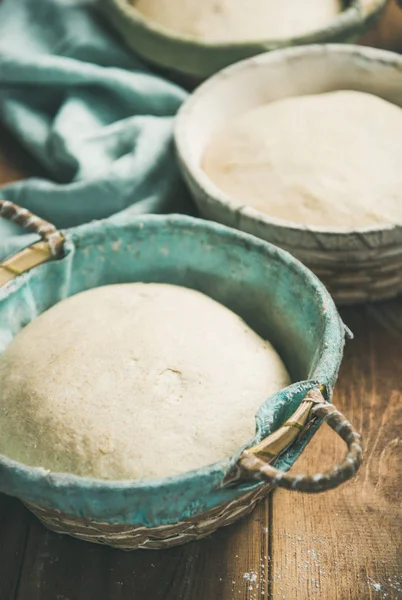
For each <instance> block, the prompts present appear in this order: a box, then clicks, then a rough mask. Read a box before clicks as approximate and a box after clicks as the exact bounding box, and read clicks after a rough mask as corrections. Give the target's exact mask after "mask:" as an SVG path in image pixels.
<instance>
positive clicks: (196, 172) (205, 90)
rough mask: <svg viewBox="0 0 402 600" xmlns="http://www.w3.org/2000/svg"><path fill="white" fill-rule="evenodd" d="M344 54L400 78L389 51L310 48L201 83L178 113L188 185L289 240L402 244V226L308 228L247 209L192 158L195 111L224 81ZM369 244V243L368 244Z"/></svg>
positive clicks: (249, 62)
mask: <svg viewBox="0 0 402 600" xmlns="http://www.w3.org/2000/svg"><path fill="white" fill-rule="evenodd" d="M334 53H337V54H341V55H342V54H343V55H349V56H350V57H351V58H352V57H353V58H359V59H363V60H367V61H369V62H378V63H381V64H384V63H385V64H388V65H390V66H394V67H395V69H396V71H397V72H398V74H399V76H401V72H402V56H401V55H400V54H397V53H395V52H392V51H390V50H382V49H379V48H371V47H366V46H357V45H354V44H332V43H331V44H310V45H306V46H299V47H295V48H284V49H283V48H279V49H276V50H273V51H271V52H265V53H263V54H259V55H258V56H254V57H252V58H246V59H244V60H242V61H240V62H238V63H236V64H234V65H230V66H228V67H226V68H224V69H222V70H221V71H219V72H218V73H216V74H215V75H212V77H210V78H209V79H208V80H207V81H205V82H204V83H202V84H201V85H200V86H199V87H198V88H197V89H196V90H195V92H193V93H192V94H191V95H190V96H189V98H188V99H187V100H186V101H185V102H184V104H183V105H182V106H181V108H180V109H179V111H178V113H177V117H176V123H175V130H174V140H175V146H176V150H177V154H178V158H179V164H180V167H181V171H182V173H183V175H184V178H185V179H186V180H187V182H188V183H189V185H191V184H192V185H195V186H196V187H197V190H198V192H199V193H201V194H202V195H203V196H204V198H205V200H206V201H207V202H208V203H210V204H212V203H213V204H218V205H219V206H220V207H221V208H222V209H224V210H227V211H228V212H231V213H237V214H240V215H242V216H244V217H246V218H248V219H250V221H252V222H255V223H259V224H263V225H268V226H272V227H274V228H275V229H276V230H277V231H278V232H281V233H282V235H283V236H284V239H286V234H287V232H289V231H292V232H296V233H307V234H312V235H314V234H318V235H322V236H325V237H328V238H330V237H337V238H339V237H348V236H350V235H351V234H357V235H364V236H365V237H366V238H369V237H372V238H373V240H376V241H377V243H378V238H379V235H378V234H383V240H382V244H381V245H388V244H389V243H390V241H389V240H391V243H392V240H393V239H394V238H397V239H399V238H401V240H402V223H400V224H398V223H395V224H393V223H385V222H384V223H382V224H376V225H363V226H359V227H338V226H322V225H308V224H304V223H297V222H294V221H288V220H286V219H280V218H277V217H274V216H270V215H268V214H266V213H263V212H260V211H259V210H257V209H256V208H253V207H251V206H244V205H242V204H241V203H239V202H236V201H235V200H233V199H232V198H231V197H230V196H229V195H228V194H226V193H225V192H223V191H222V190H221V189H220V188H219V187H218V186H216V185H215V184H214V183H213V182H212V181H211V180H210V179H209V177H208V176H207V175H206V174H205V173H204V171H203V170H202V169H201V167H200V166H198V165H197V164H195V162H194V161H193V160H192V159H191V158H190V157H191V154H192V153H191V149H190V146H189V144H188V138H187V135H186V131H187V124H188V121H189V120H190V119H191V118H192V111H193V108H194V107H195V106H196V105H197V104H198V102H199V101H200V100H202V99H203V98H204V97H205V96H207V95H208V94H209V92H210V91H211V90H213V88H214V87H215V85H216V84H217V83H219V82H220V81H221V80H222V79H229V78H231V77H232V76H236V75H237V74H238V73H241V72H243V71H247V70H249V69H250V68H253V67H255V66H257V65H265V64H268V65H275V64H278V63H279V64H280V63H282V62H284V61H285V62H287V61H294V60H295V59H296V60H297V59H304V58H305V57H309V56H314V55H323V56H324V55H325V54H334ZM369 241H370V240H369Z"/></svg>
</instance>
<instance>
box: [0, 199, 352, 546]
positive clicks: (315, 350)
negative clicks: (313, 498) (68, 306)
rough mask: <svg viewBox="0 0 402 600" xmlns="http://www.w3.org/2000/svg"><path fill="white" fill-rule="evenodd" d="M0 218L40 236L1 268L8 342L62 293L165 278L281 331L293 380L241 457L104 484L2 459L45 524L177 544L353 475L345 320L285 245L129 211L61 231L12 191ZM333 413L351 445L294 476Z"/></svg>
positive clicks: (93, 536) (1, 329)
mask: <svg viewBox="0 0 402 600" xmlns="http://www.w3.org/2000/svg"><path fill="white" fill-rule="evenodd" d="M0 215H2V216H5V217H8V218H11V219H13V220H14V221H15V222H17V223H20V224H22V225H24V226H27V227H28V228H30V229H31V230H33V231H36V232H39V234H40V235H41V237H42V240H41V241H38V242H36V243H34V244H33V245H32V246H30V247H28V248H27V249H25V250H23V251H21V252H20V253H19V254H17V255H14V256H12V257H9V258H8V259H7V260H5V261H4V262H3V263H2V264H1V265H0V352H2V351H3V350H4V349H5V347H6V346H7V345H8V344H9V342H10V341H11V340H12V338H13V337H14V336H15V335H16V334H17V333H18V331H19V330H20V329H21V328H22V327H24V326H25V325H26V324H27V323H29V322H30V321H31V320H32V319H34V318H35V317H36V316H37V315H38V314H40V313H42V312H43V311H45V310H46V309H48V308H49V307H51V306H52V305H54V304H55V303H57V302H58V301H60V300H62V299H63V298H66V297H67V296H70V295H73V294H76V293H78V292H80V291H82V290H84V289H88V288H92V287H96V286H99V285H105V284H112V283H119V282H127V281H146V282H151V281H153V282H169V283H174V284H178V285H184V286H187V287H191V288H195V289H198V290H200V291H202V292H204V293H206V294H208V295H209V296H211V297H213V298H215V299H216V300H218V301H219V302H221V303H223V304H225V305H227V306H228V307H229V308H231V309H232V310H234V311H235V312H236V313H238V314H239V315H241V316H242V317H243V318H244V319H245V320H246V321H247V322H248V323H249V324H250V325H251V326H252V327H253V328H254V329H255V330H256V331H258V332H259V333H260V334H261V335H262V336H265V337H266V338H268V339H270V340H271V341H272V342H273V344H274V345H275V346H276V348H277V350H278V351H279V352H280V354H281V356H282V358H283V359H284V361H285V363H286V365H287V367H288V369H289V371H290V373H291V376H292V380H293V381H294V382H296V383H293V384H292V385H290V386H289V387H288V388H286V389H284V390H282V391H280V392H279V393H278V394H275V395H274V396H271V397H270V398H268V399H267V400H266V402H265V403H264V404H263V405H262V406H261V407H260V409H259V411H258V413H257V414H256V433H255V437H254V438H253V439H252V440H245V444H244V447H243V448H239V450H238V452H237V453H236V454H235V455H234V456H232V457H228V458H227V459H225V460H222V461H221V462H219V463H216V464H214V465H209V466H206V467H205V468H202V469H198V470H195V471H192V472H189V473H184V474H183V475H179V476H174V477H170V478H166V479H159V480H146V481H116V482H113V481H100V480H93V479H88V478H83V477H77V476H74V475H71V474H66V473H64V474H63V473H53V472H49V471H45V470H44V469H42V468H33V467H28V466H26V465H23V464H20V463H17V462H14V461H12V460H10V459H8V458H6V457H4V456H2V457H0V491H1V492H4V493H6V494H9V495H12V496H16V497H17V498H20V499H21V500H22V501H23V502H24V503H25V504H26V505H27V506H28V507H29V508H30V509H31V510H32V511H33V512H34V513H35V514H36V515H37V516H38V517H39V518H40V519H41V520H42V522H43V523H44V524H45V525H46V526H47V527H49V528H50V529H53V530H55V531H58V532H61V533H68V534H70V535H74V536H76V537H79V538H81V539H85V540H88V541H93V542H98V543H105V544H109V545H112V546H115V547H119V548H124V549H134V548H163V547H169V546H174V545H177V544H182V543H184V542H187V541H191V540H194V539H198V538H201V537H203V536H205V535H208V534H210V533H212V532H213V531H214V530H215V529H216V528H218V527H220V526H222V525H228V524H229V523H232V522H233V521H235V520H236V519H238V518H239V517H241V516H243V515H245V514H247V513H248V512H250V511H251V510H252V508H253V507H254V505H255V503H256V502H257V500H259V499H260V498H262V497H264V496H265V495H266V494H267V493H268V492H269V491H270V490H271V489H273V487H278V486H281V487H286V488H288V489H295V490H302V491H308V492H317V491H322V490H325V489H328V488H331V487H335V486H336V485H338V484H339V483H341V482H342V481H344V480H346V479H348V478H349V477H351V476H352V475H353V474H354V473H355V471H356V469H357V468H358V466H359V464H360V461H361V445H360V436H359V435H358V434H357V433H355V432H354V431H353V428H352V426H351V425H350V423H348V422H347V421H345V419H344V418H343V417H342V415H340V413H339V412H338V411H337V410H336V409H335V408H334V407H333V406H332V405H331V404H330V403H329V401H330V399H331V396H332V391H333V386H334V384H335V380H336V377H337V373H338V369H339V365H340V362H341V358H342V351H343V345H344V336H345V328H344V325H343V323H342V321H341V320H340V317H339V315H338V313H337V311H336V308H335V306H334V304H333V301H332V299H331V297H330V296H329V294H328V293H327V291H326V290H325V288H324V287H323V285H322V284H321V283H320V282H319V280H318V279H317V278H316V277H315V276H314V275H313V274H312V273H311V272H310V271H309V270H308V269H307V268H305V267H304V266H303V265H302V264H301V263H300V262H298V261H297V260H296V259H294V258H293V257H291V256H290V255H289V254H288V253H286V252H285V251H283V250H280V249H279V248H276V247H275V246H273V245H271V244H269V243H267V242H263V241H261V240H258V239H257V238H255V237H253V236H250V235H247V234H244V233H241V232H238V231H235V230H232V229H229V228H227V227H224V226H222V225H219V224H216V223H209V222H206V221H202V220H198V219H193V218H191V217H185V216H175V215H173V216H144V217H142V218H139V217H135V218H128V217H125V218H124V219H123V217H121V216H120V217H118V218H116V219H115V220H114V222H108V223H107V222H94V223H91V224H88V225H84V226H81V227H78V228H76V229H73V230H68V231H65V232H63V233H60V232H58V231H56V230H55V228H54V227H52V226H51V225H49V224H47V223H45V222H43V221H42V220H40V219H39V218H37V217H34V216H32V215H31V214H30V213H28V211H26V210H24V209H20V208H19V207H16V206H15V205H12V204H11V203H10V202H5V201H3V202H1V201H0ZM324 398H325V399H324ZM324 419H325V420H326V421H327V422H328V424H329V425H330V426H331V427H333V428H334V429H335V430H336V431H337V432H338V433H339V435H341V437H342V438H343V439H344V441H345V442H346V444H347V446H348V451H347V454H346V456H345V459H344V461H343V462H342V464H341V465H338V466H336V467H334V468H333V469H331V470H330V471H328V472H327V473H323V474H320V473H318V474H316V475H314V476H311V477H308V476H303V475H299V476H290V475H289V474H287V473H286V471H287V470H288V469H289V467H290V466H291V465H292V463H293V462H294V461H295V460H296V458H297V456H298V455H299V454H300V452H301V451H302V450H303V448H304V447H305V445H306V444H307V442H308V441H309V440H310V438H311V436H312V434H313V432H314V430H315V429H316V427H317V426H318V424H319V423H320V422H321V421H322V420H324ZM183 451H185V448H184V449H183ZM274 463H275V466H274Z"/></svg>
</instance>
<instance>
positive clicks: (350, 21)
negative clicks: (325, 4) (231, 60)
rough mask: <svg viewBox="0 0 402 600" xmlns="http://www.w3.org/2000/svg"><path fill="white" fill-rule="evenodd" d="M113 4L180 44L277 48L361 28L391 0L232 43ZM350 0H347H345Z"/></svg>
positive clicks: (355, 3)
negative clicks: (301, 29)
mask: <svg viewBox="0 0 402 600" xmlns="http://www.w3.org/2000/svg"><path fill="white" fill-rule="evenodd" d="M107 1H108V2H109V3H110V4H111V6H113V7H114V8H115V9H116V10H118V11H119V12H120V13H121V14H122V15H124V17H125V18H126V19H127V20H128V21H130V22H131V23H132V24H133V25H135V26H139V27H141V28H142V29H144V30H145V31H147V32H148V33H149V34H151V35H156V36H158V37H159V38H161V39H165V40H168V41H169V42H176V43H178V44H188V45H191V46H194V47H198V48H204V49H216V50H228V49H242V48H244V49H246V48H249V47H253V46H254V47H255V46H262V47H271V46H272V47H277V46H288V45H297V44H303V43H306V42H308V41H310V40H312V39H313V38H315V37H319V36H320V37H321V36H325V35H326V34H332V35H335V34H339V33H341V32H343V31H344V30H347V29H351V28H355V27H358V26H359V25H360V24H361V23H364V22H365V21H366V20H367V19H370V18H371V17H372V16H373V15H375V14H376V13H377V12H379V11H380V10H382V8H384V6H385V5H386V3H387V1H388V0H371V1H370V3H369V4H368V5H367V2H364V0H349V6H346V7H345V8H343V9H342V10H341V12H340V13H338V14H337V15H336V16H335V17H334V18H333V19H332V20H331V21H330V22H329V23H328V24H327V25H325V27H322V28H319V29H314V30H312V31H308V32H306V33H303V34H299V35H296V36H291V37H283V38H258V39H255V40H241V41H239V40H237V41H233V42H218V41H213V40H202V39H199V38H197V37H195V36H191V35H186V34H179V33H178V32H175V31H174V30H172V29H169V28H168V27H164V26H163V25H161V24H160V23H158V22H157V21H153V20H152V19H150V18H148V17H146V16H145V15H143V14H142V13H141V11H139V10H138V9H137V8H136V7H135V6H134V5H131V4H129V2H128V0H107ZM344 1H347V0H344Z"/></svg>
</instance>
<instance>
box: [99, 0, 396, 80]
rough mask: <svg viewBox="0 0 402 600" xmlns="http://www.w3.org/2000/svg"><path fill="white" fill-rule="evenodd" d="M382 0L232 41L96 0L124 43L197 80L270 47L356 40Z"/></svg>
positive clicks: (354, 0)
mask: <svg viewBox="0 0 402 600" xmlns="http://www.w3.org/2000/svg"><path fill="white" fill-rule="evenodd" d="M200 1H202V0H200ZM295 1H298V2H302V1H303V0H295ZM172 2H174V0H172ZM278 2H280V0H278ZM386 3H387V0H345V1H344V5H345V9H344V10H343V11H342V12H341V13H340V14H339V15H338V16H337V17H336V18H335V19H334V20H333V21H332V22H331V23H329V25H327V26H326V27H325V28H323V29H320V30H317V31H311V32H308V33H306V34H304V35H300V36H296V37H292V38H287V39H283V38H282V39H271V40H257V41H246V40H245V41H244V42H234V43H217V42H210V41H200V40H198V39H196V38H194V37H191V36H184V35H182V34H180V33H176V32H174V31H172V30H170V29H167V28H164V27H163V26H162V25H159V24H158V23H155V22H154V21H151V20H150V19H148V18H147V17H145V16H144V15H142V14H141V12H140V11H138V10H137V9H136V8H135V7H134V6H133V5H132V2H131V1H130V0H99V3H98V6H99V8H100V10H101V11H102V12H103V13H104V14H105V15H106V17H107V19H108V21H109V22H110V23H111V24H112V25H113V26H114V27H115V29H116V30H117V32H118V33H119V34H120V35H121V37H122V38H123V39H124V41H125V42H126V44H127V45H128V46H129V47H130V48H132V49H133V50H134V51H135V52H138V54H140V55H141V56H142V57H143V58H145V59H146V60H148V61H150V62H152V63H154V64H155V65H158V66H159V67H163V68H165V69H168V70H169V71H172V72H176V73H181V74H185V75H187V76H190V77H191V78H193V79H196V80H197V79H198V80H199V79H204V78H206V77H209V76H210V75H212V74H213V73H216V72H217V71H219V70H220V69H223V68H224V67H226V66H228V65H230V64H233V63H235V62H238V61H239V60H243V59H245V58H249V57H251V56H255V55H256V54H261V53H262V52H267V51H268V50H276V49H277V48H286V47H289V46H298V45H301V44H314V43H324V42H354V41H357V40H358V39H359V37H360V36H361V35H362V34H363V33H364V32H365V31H366V30H367V29H368V28H369V27H370V26H371V25H372V23H373V21H374V20H375V19H376V17H377V16H378V15H379V14H380V12H381V10H382V9H383V8H384V6H385V4H386Z"/></svg>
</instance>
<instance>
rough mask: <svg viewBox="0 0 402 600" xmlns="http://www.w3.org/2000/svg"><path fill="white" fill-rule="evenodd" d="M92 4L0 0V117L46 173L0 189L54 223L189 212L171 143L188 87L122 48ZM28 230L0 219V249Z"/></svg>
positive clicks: (26, 237)
mask: <svg viewBox="0 0 402 600" xmlns="http://www.w3.org/2000/svg"><path fill="white" fill-rule="evenodd" d="M93 5H94V2H88V1H85V0H40V1H35V0H18V1H15V0H3V1H2V2H1V3H0V121H1V123H2V125H3V126H4V127H5V128H6V129H7V130H9V131H10V132H11V133H12V135H13V136H15V137H16V138H17V139H18V140H19V141H20V142H21V144H22V145H23V146H24V147H25V148H26V149H27V150H28V152H29V153H30V154H31V155H33V156H34V157H35V158H36V159H37V160H38V161H39V163H40V164H41V165H42V166H43V167H44V169H45V171H46V173H48V176H49V177H48V178H47V179H44V178H28V179H25V180H22V181H18V182H13V183H11V184H8V185H5V186H3V187H2V189H0V197H2V198H5V199H7V200H11V201H13V202H15V203H17V204H19V205H21V206H24V207H25V208H28V209H29V210H31V211H32V212H34V213H35V214H38V215H39V216H41V217H42V218H44V219H46V220H48V221H50V222H52V223H54V224H55V225H56V226H57V227H58V228H69V227H75V226H77V225H80V224H82V223H85V222H88V221H91V220H98V219H107V218H110V217H111V216H112V215H115V214H116V213H120V212H121V211H130V213H131V214H142V213H169V212H182V211H183V212H187V211H188V209H189V206H191V203H190V200H189V197H188V195H187V193H186V191H185V189H184V186H183V184H182V182H181V180H180V177H179V173H178V167H177V164H176V161H175V157H174V151H173V147H172V125H173V117H174V115H175V114H176V112H177V110H178V108H179V107H180V105H181V103H182V102H183V100H184V99H185V98H186V92H185V91H184V90H182V89H181V88H180V87H178V86H177V85H174V84H172V83H170V82H168V81H167V80H165V79H163V78H161V77H159V76H156V75H154V74H152V73H151V71H150V70H149V69H148V68H147V67H146V66H145V65H144V64H143V63H142V61H141V60H140V59H138V58H137V57H136V56H135V55H134V54H132V53H131V52H130V51H128V50H126V49H125V48H124V46H123V45H122V44H121V43H120V41H119V40H118V39H117V38H115V37H114V34H112V33H111V32H110V31H109V30H108V29H107V25H106V23H105V22H104V21H102V20H101V19H100V17H99V16H98V14H97V12H96V10H95V8H96V7H95V6H93ZM190 212H191V208H190ZM34 239H36V238H35V236H33V235H32V234H26V232H24V231H22V230H21V229H20V228H19V227H17V226H16V225H14V224H12V223H9V222H7V221H5V220H3V219H0V258H4V257H5V256H7V255H8V254H10V253H12V252H15V251H16V250H18V249H20V248H22V247H24V246H26V245H27V244H29V243H32V241H33V240H34Z"/></svg>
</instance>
